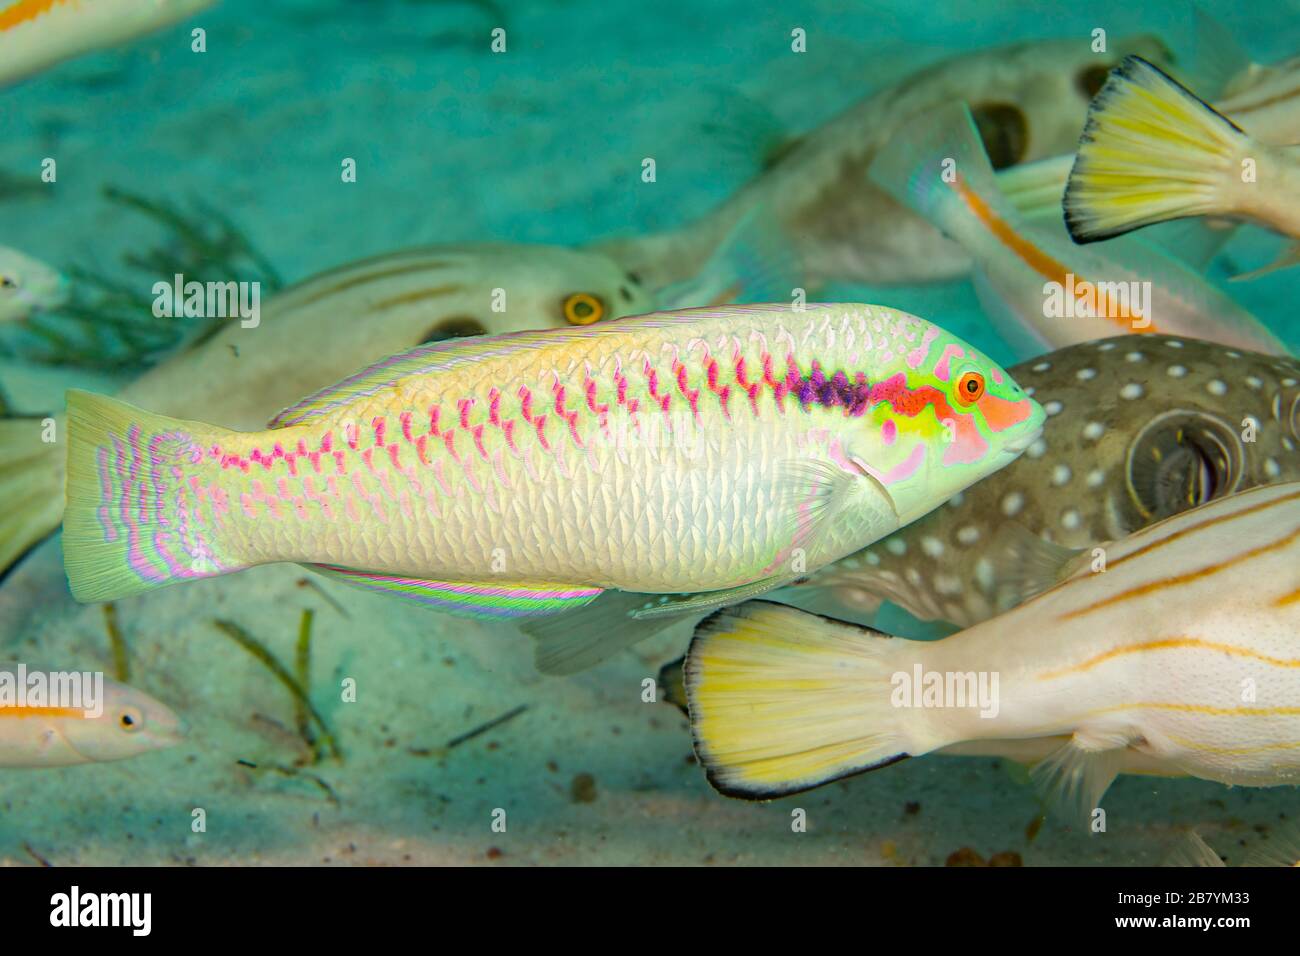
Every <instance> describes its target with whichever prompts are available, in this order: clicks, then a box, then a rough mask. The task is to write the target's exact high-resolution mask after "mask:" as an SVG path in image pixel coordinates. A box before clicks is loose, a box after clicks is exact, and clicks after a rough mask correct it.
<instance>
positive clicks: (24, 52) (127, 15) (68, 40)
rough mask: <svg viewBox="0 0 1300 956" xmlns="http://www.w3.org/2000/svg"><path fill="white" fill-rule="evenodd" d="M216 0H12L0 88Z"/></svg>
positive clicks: (4, 20) (4, 11)
mask: <svg viewBox="0 0 1300 956" xmlns="http://www.w3.org/2000/svg"><path fill="white" fill-rule="evenodd" d="M215 2H216V0H147V2H145V0H74V2H69V0H12V2H10V3H8V4H7V5H4V6H0V86H5V85H7V84H9V83H14V82H17V81H18V80H21V79H24V78H26V77H28V76H31V75H32V74H34V73H39V72H40V71H41V70H44V69H46V68H47V67H50V66H53V65H54V64H55V63H59V62H61V61H63V60H67V59H71V58H72V57H75V56H81V55H82V54H84V53H89V52H91V51H92V50H99V49H103V48H105V47H110V46H114V45H115V44H118V43H124V42H126V41H128V40H132V39H134V38H135V37H138V36H143V35H144V34H146V33H153V32H154V31H155V30H161V29H163V28H164V27H168V26H171V25H172V24H174V23H179V22H180V21H181V20H186V19H188V18H189V17H191V16H193V15H194V14H196V13H198V12H199V11H200V10H205V9H207V8H208V7H210V6H212V5H213V4H214V3H215Z"/></svg>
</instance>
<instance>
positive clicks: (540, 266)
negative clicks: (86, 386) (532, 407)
mask: <svg viewBox="0 0 1300 956" xmlns="http://www.w3.org/2000/svg"><path fill="white" fill-rule="evenodd" d="M167 278H168V279H170V277H167ZM498 290H499V291H498ZM653 308H654V294H653V290H647V289H646V288H645V287H644V286H643V285H642V284H641V283H640V282H638V280H637V277H636V276H632V275H629V274H627V273H626V272H625V271H624V270H623V269H621V268H620V267H618V266H617V265H616V264H615V263H614V262H613V261H611V260H610V259H609V258H607V257H605V256H601V255H598V254H595V253H590V252H582V251H578V250H574V249H568V248H565V247H562V246H545V245H525V244H510V243H485V244H478V245H446V246H427V247H421V248H412V249H404V250H400V251H396V252H391V253H386V254H384V255H380V256H375V257H372V258H368V259H363V260H358V261H355V262H349V263H346V264H344V265H341V266H338V267H336V268H333V269H328V270H326V271H324V272H320V273H317V274H316V275H313V276H311V277H309V278H307V279H304V280H302V281H300V282H297V283H295V284H293V285H291V286H289V287H288V288H285V289H283V290H281V291H280V292H279V293H277V294H276V295H274V296H272V297H271V298H269V299H268V300H267V301H266V303H265V304H264V305H263V306H262V307H261V315H260V320H259V322H258V324H257V327H256V328H243V327H242V325H241V322H240V321H238V320H230V321H225V322H223V323H222V324H221V327H220V328H219V330H218V331H217V332H216V334H214V335H212V336H211V337H210V338H207V339H205V340H204V341H202V342H200V343H197V344H196V345H194V347H192V348H190V349H188V350H186V351H182V352H178V353H176V354H175V355H173V356H171V357H170V358H168V359H166V360H164V361H162V362H160V363H159V364H158V365H155V366H154V367H153V368H151V369H149V370H148V371H146V372H145V373H144V374H142V375H141V376H140V377H139V378H137V379H136V380H135V381H134V382H132V383H131V384H130V385H128V386H126V388H124V389H123V390H122V391H121V392H119V393H118V394H119V397H120V398H121V399H122V400H123V401H127V402H131V403H132V404H136V405H142V406H146V407H148V408H152V409H157V410H158V411H160V412H162V413H164V414H167V415H170V416H172V417H175V418H185V419H196V418H212V419H215V420H217V421H220V422H221V423H223V424H225V425H228V426H230V427H232V428H242V429H256V428H261V427H262V426H263V425H264V424H265V423H266V421H267V420H268V419H269V418H270V417H271V416H272V415H273V414H275V412H277V411H278V410H280V409H282V408H285V407H287V406H289V405H291V404H293V403H294V402H296V401H297V400H298V399H300V398H302V396H304V395H308V394H311V393H312V392H315V391H316V390H317V389H320V388H324V387H325V386H327V385H329V384H331V383H332V382H337V381H338V380H339V379H341V378H343V377H344V376H346V375H348V374H350V373H352V372H354V371H356V369H357V368H360V367H364V366H365V365H366V364H368V363H370V362H375V361H378V360H379V359H382V358H384V357H385V356H388V355H392V354H394V353H396V352H401V351H404V350H406V349H409V348H412V347H413V346H416V345H420V344H421V343H429V342H442V341H446V340H448V339H455V338H459V337H463V336H473V335H484V334H500V333H504V332H510V331H515V330H522V329H543V328H568V327H570V326H574V325H578V326H581V325H590V324H591V323H594V322H598V321H606V320H609V319H615V318H620V317H622V316H626V315H635V314H638V313H642V312H649V311H651V310H652V309H653ZM304 343H328V347H320V348H304V347H303V346H304ZM54 418H55V428H54V432H53V434H54V435H55V437H56V439H58V438H59V437H60V436H62V435H63V433H64V428H65V421H64V419H63V416H62V415H56V416H54ZM48 435H49V429H47V428H46V426H45V425H44V423H43V416H42V417H35V418H24V419H0V500H4V501H11V502H15V503H18V502H21V507H18V506H15V507H12V508H6V509H4V510H3V511H2V512H0V573H3V571H4V570H5V569H7V568H9V567H10V566H11V565H12V564H13V563H14V562H15V561H16V560H18V558H19V557H21V556H22V555H23V554H24V553H25V552H26V551H27V550H28V549H30V548H31V547H32V546H33V545H35V544H37V543H38V542H39V541H41V540H42V539H43V538H45V537H46V536H47V535H49V534H50V533H51V532H53V531H54V530H55V529H57V528H58V526H59V522H60V521H61V520H62V516H63V484H64V460H65V458H66V449H67V445H66V443H65V442H63V441H62V440H56V441H53V442H51V441H49V440H48Z"/></svg>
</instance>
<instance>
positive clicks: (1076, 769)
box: [1030, 733, 1132, 820]
mask: <svg viewBox="0 0 1300 956" xmlns="http://www.w3.org/2000/svg"><path fill="white" fill-rule="evenodd" d="M1131 742H1132V738H1131V737H1130V736H1127V735H1113V734H1107V735H1091V734H1084V733H1075V734H1074V735H1073V736H1072V737H1071V738H1070V739H1069V740H1067V741H1066V742H1065V743H1063V744H1061V746H1060V747H1058V748H1057V749H1056V750H1054V751H1052V753H1051V754H1050V755H1048V756H1047V757H1046V758H1045V759H1044V760H1043V761H1042V762H1041V763H1038V764H1035V765H1034V769H1033V770H1032V771H1030V777H1031V778H1032V779H1033V780H1034V782H1035V783H1036V784H1038V786H1039V787H1040V788H1041V789H1042V790H1043V792H1044V794H1045V795H1046V796H1047V798H1048V800H1049V802H1050V803H1052V804H1053V805H1054V806H1055V807H1057V808H1058V809H1059V810H1060V811H1061V812H1062V813H1063V814H1064V815H1065V816H1066V817H1067V818H1069V819H1072V820H1085V819H1088V818H1089V817H1090V816H1091V814H1092V813H1093V812H1094V811H1095V810H1096V809H1097V807H1098V806H1099V805H1100V803H1101V798H1102V796H1103V795H1104V794H1105V793H1106V791H1107V790H1108V789H1110V785H1111V784H1112V783H1113V782H1114V781H1115V778H1116V777H1117V776H1119V771H1120V767H1121V766H1122V765H1123V763H1124V751H1125V749H1126V748H1127V747H1128V745H1129V744H1130V743H1131Z"/></svg>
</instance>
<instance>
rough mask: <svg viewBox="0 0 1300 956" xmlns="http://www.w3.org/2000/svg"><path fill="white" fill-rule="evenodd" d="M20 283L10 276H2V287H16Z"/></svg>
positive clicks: (0, 287) (0, 279)
mask: <svg viewBox="0 0 1300 956" xmlns="http://www.w3.org/2000/svg"><path fill="white" fill-rule="evenodd" d="M16 288H18V283H17V282H15V281H14V280H13V279H11V278H10V277H9V276H0V289H16Z"/></svg>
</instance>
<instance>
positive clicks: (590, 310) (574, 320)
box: [564, 292, 605, 325]
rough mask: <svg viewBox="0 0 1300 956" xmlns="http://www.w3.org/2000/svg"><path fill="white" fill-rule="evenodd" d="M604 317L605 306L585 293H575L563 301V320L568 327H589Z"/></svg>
mask: <svg viewBox="0 0 1300 956" xmlns="http://www.w3.org/2000/svg"><path fill="white" fill-rule="evenodd" d="M604 316H605V304H604V303H603V302H601V301H600V299H598V298H596V297H595V296H594V295H590V294H588V293H586V292H575V293H573V294H572V295H570V296H569V297H568V298H567V299H565V300H564V318H565V320H566V321H567V322H568V323H569V324H570V325H591V324H592V323H593V322H599V321H600V320H601V319H602V318H604Z"/></svg>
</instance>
